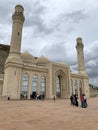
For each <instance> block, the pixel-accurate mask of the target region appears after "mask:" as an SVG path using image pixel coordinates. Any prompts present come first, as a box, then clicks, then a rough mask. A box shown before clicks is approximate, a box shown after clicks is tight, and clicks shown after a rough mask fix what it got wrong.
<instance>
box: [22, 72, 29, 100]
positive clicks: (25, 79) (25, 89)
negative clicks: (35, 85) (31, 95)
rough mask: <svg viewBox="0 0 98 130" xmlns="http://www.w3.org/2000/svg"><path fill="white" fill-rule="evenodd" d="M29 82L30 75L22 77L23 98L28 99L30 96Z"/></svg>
mask: <svg viewBox="0 0 98 130" xmlns="http://www.w3.org/2000/svg"><path fill="white" fill-rule="evenodd" d="M28 81H29V76H28V74H24V75H23V76H22V90H21V94H22V96H23V97H27V95H28Z"/></svg>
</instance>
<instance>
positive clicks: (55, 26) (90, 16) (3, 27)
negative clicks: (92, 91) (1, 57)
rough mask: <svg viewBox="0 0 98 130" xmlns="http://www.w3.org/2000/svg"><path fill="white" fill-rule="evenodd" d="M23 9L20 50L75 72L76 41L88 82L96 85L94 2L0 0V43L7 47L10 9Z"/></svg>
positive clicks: (97, 7)
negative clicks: (81, 46)
mask: <svg viewBox="0 0 98 130" xmlns="http://www.w3.org/2000/svg"><path fill="white" fill-rule="evenodd" d="M17 4H21V5H22V6H23V7H24V15H25V22H24V27H23V36H22V49H21V51H22V52H24V51H26V50H27V51H28V52H30V53H31V54H32V55H33V56H38V57H39V56H42V55H43V56H45V57H47V58H49V60H51V61H55V62H65V63H67V64H69V65H70V68H71V70H72V71H73V72H76V70H77V53H76V48H75V46H76V38H77V37H82V39H83V43H84V56H85V66H86V70H87V73H88V75H89V77H90V80H89V81H90V83H92V84H94V85H97V86H98V0H85V1H83V0H0V43H2V44H8V45H10V39H11V31H12V19H11V16H12V13H13V12H14V7H15V6H16V5H17Z"/></svg>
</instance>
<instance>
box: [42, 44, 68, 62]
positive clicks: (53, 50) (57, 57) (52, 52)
mask: <svg viewBox="0 0 98 130" xmlns="http://www.w3.org/2000/svg"><path fill="white" fill-rule="evenodd" d="M41 54H42V55H44V56H46V57H47V58H49V59H50V60H51V61H55V62H62V61H64V62H65V61H66V47H65V45H64V44H63V43H57V44H53V45H52V46H45V47H44V48H43V49H42V50H41Z"/></svg>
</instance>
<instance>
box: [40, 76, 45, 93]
mask: <svg viewBox="0 0 98 130" xmlns="http://www.w3.org/2000/svg"><path fill="white" fill-rule="evenodd" d="M45 86H46V78H45V76H42V77H41V87H40V93H41V95H45Z"/></svg>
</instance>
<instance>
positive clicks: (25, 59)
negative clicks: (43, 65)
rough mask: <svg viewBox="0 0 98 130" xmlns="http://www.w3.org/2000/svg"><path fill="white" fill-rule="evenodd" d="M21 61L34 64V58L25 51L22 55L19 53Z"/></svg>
mask: <svg viewBox="0 0 98 130" xmlns="http://www.w3.org/2000/svg"><path fill="white" fill-rule="evenodd" d="M21 59H22V60H23V61H29V62H34V61H35V58H34V56H32V55H31V54H30V53H28V52H27V51H26V52H24V53H21Z"/></svg>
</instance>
